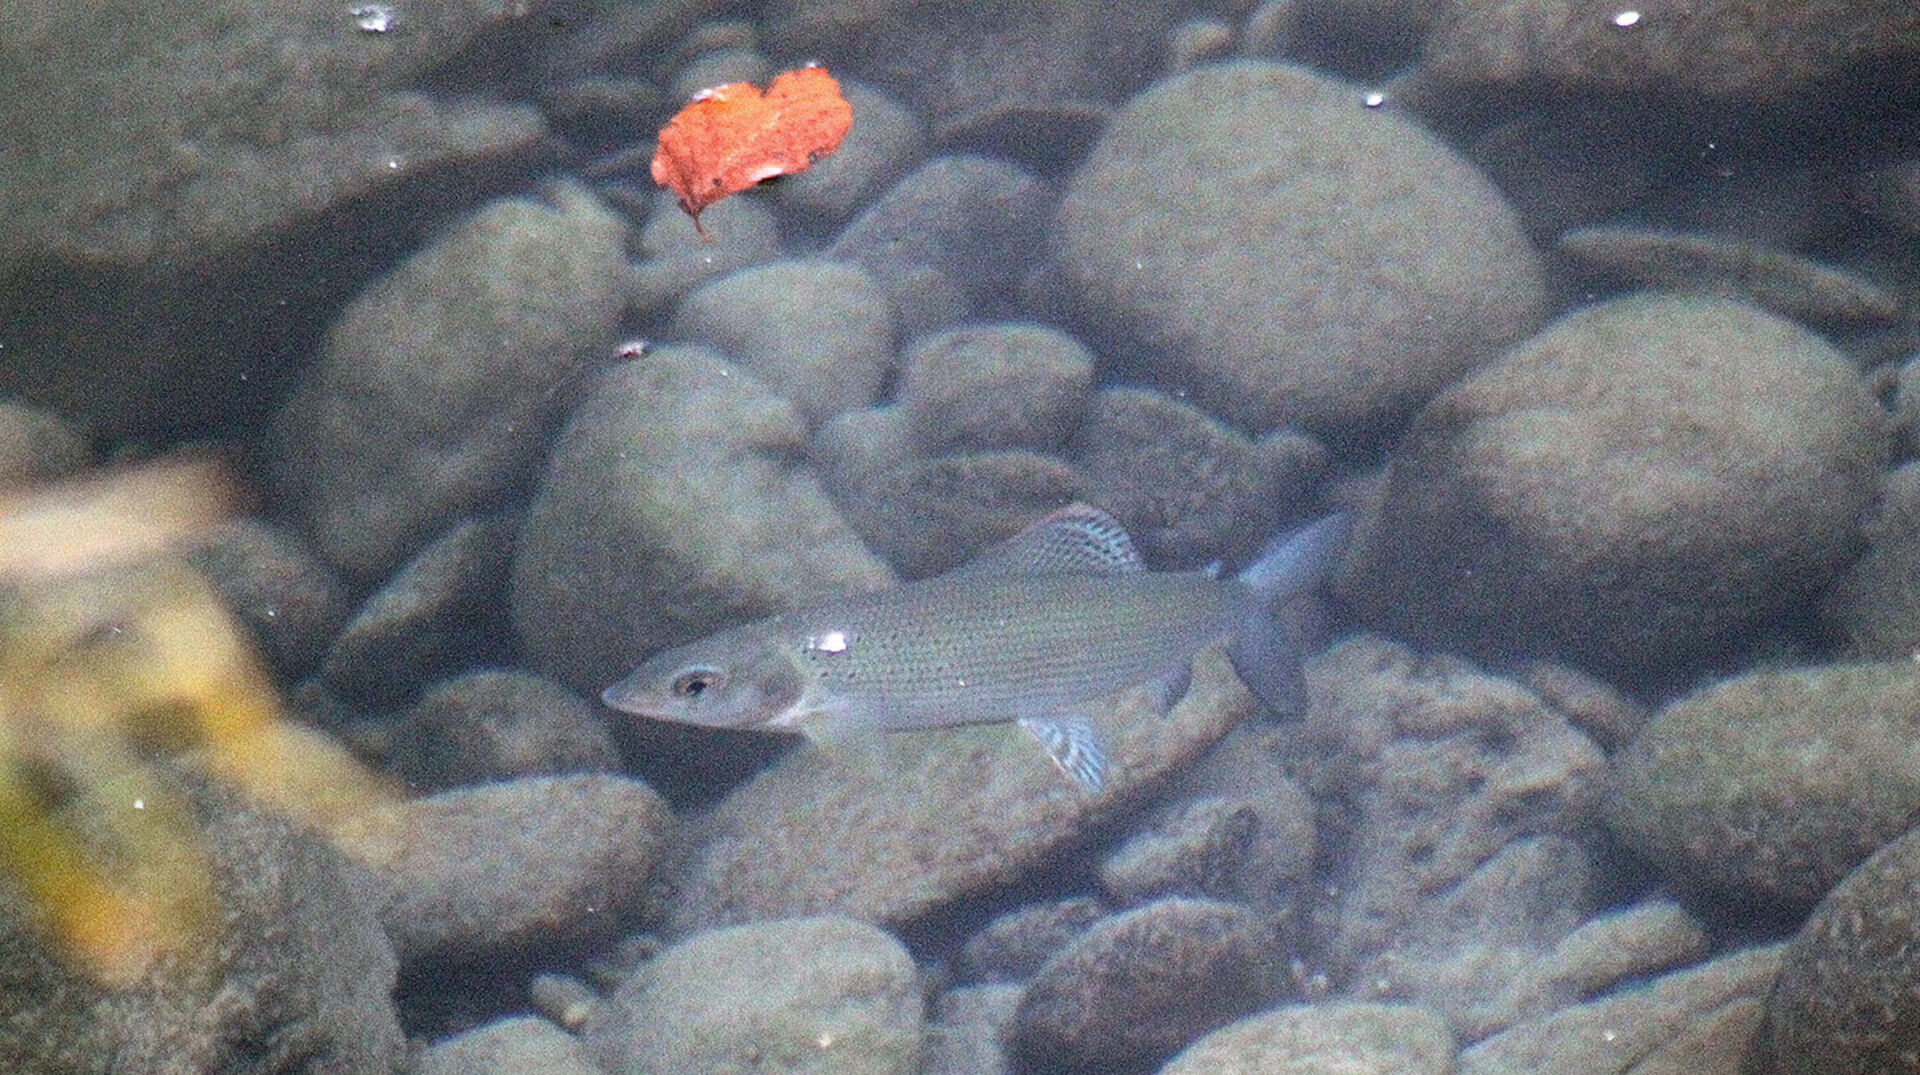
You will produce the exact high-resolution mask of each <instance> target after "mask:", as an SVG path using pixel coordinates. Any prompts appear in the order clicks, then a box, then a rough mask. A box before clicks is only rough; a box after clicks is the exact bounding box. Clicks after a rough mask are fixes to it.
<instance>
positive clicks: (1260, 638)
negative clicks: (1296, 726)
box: [1227, 512, 1353, 715]
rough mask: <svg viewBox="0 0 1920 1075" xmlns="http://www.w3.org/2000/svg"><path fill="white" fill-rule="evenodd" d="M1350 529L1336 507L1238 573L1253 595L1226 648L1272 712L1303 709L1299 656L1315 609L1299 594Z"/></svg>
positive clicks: (1314, 581)
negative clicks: (1330, 512) (1336, 510)
mask: <svg viewBox="0 0 1920 1075" xmlns="http://www.w3.org/2000/svg"><path fill="white" fill-rule="evenodd" d="M1352 531H1353V517H1352V516H1351V515H1349V514H1348V513H1346V512H1335V513H1333V514H1332V515H1328V516H1326V517H1325V518H1322V519H1318V520H1315V521H1314V522H1311V523H1308V524H1307V525H1305V526H1303V527H1301V528H1300V529H1298V530H1295V531H1293V532H1292V533H1290V534H1286V535H1284V536H1282V537H1280V538H1278V539H1276V540H1275V541H1274V542H1273V543H1272V544H1270V545H1268V546H1267V548H1266V550H1265V551H1264V552H1262V553H1261V555H1260V558H1259V559H1258V560H1255V561H1254V562H1253V564H1252V565H1251V566H1249V567H1248V568H1247V569H1246V570H1245V571H1242V572H1241V573H1240V581H1242V582H1244V583H1246V584H1247V587H1248V589H1250V590H1251V591H1252V594H1253V599H1252V600H1251V601H1249V602H1248V603H1247V609H1246V612H1245V613H1244V619H1243V621H1242V622H1241V623H1240V625H1239V627H1238V629H1237V630H1236V631H1235V632H1234V635H1233V639H1232V641H1231V642H1230V644H1229V645H1228V647H1227V652H1228V655H1229V656H1230V657H1231V658H1232V659H1233V667H1234V670H1235V671H1236V672H1238V673H1239V674H1240V678H1241V680H1242V681H1243V682H1245V683H1246V685H1247V686H1248V687H1249V688H1250V689H1252V691H1253V693H1254V694H1255V695H1256V696H1258V697H1259V699H1260V701H1261V702H1262V703H1264V704H1265V705H1266V706H1267V708H1268V709H1271V710H1273V711H1274V712H1275V713H1278V714H1282V715H1290V714H1294V713H1299V712H1301V711H1303V710H1304V709H1306V706H1307V684H1306V679H1305V677H1304V676H1303V675H1302V674H1301V671H1300V662H1301V660H1302V659H1303V658H1305V656H1306V654H1307V651H1308V650H1309V648H1311V646H1310V644H1311V641H1312V636H1313V635H1314V633H1315V631H1314V621H1315V619H1316V618H1317V617H1316V616H1315V615H1314V613H1315V612H1317V610H1316V609H1312V608H1310V607H1307V605H1306V603H1304V602H1301V601H1300V600H1299V598H1301V597H1302V596H1303V595H1305V594H1307V593H1308V592H1309V591H1311V590H1312V589H1313V588H1314V587H1316V586H1318V585H1319V583H1320V580H1321V579H1322V578H1324V577H1325V576H1326V573H1327V570H1328V569H1329V568H1331V567H1332V566H1333V564H1334V562H1335V561H1336V560H1337V559H1338V558H1339V556H1340V553H1341V552H1342V551H1343V550H1344V549H1345V548H1346V545H1347V536H1348V535H1349V534H1350V533H1352Z"/></svg>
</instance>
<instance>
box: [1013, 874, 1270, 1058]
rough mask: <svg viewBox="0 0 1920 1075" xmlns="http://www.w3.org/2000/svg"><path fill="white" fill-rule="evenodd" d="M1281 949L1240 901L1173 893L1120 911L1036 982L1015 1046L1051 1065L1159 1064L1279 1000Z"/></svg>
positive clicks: (1017, 1018)
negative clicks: (1202, 1037)
mask: <svg viewBox="0 0 1920 1075" xmlns="http://www.w3.org/2000/svg"><path fill="white" fill-rule="evenodd" d="M1275 947H1276V946H1275V939H1274V937H1273V935H1272V933H1271V931H1270V930H1269V929H1268V927H1266V926H1265V925H1264V924H1262V923H1261V922H1260V920H1259V919H1258V917H1257V916H1255V915H1254V914H1253V913H1252V912H1250V911H1248V910H1247V909H1246V908H1244V907H1241V906H1239V905H1238V904H1232V903H1222V902H1217V901H1213V900H1189V899H1167V900H1159V901H1156V902H1154V903H1150V904H1147V905H1145V906H1143V907H1140V908H1137V909H1135V910H1132V911H1128V912H1126V913H1125V914H1120V915H1115V916H1114V917H1112V918H1109V919H1106V920H1105V921H1102V922H1099V923H1096V924H1095V925H1094V926H1093V927H1092V928H1091V929H1089V930H1088V931H1087V932H1086V933H1083V934H1081V936H1080V938H1079V939H1078V940H1076V941H1075V942H1074V943H1073V944H1072V945H1071V946H1069V947H1068V948H1067V949H1066V950H1065V951H1063V952H1061V953H1060V954H1059V955H1057V956H1055V957H1054V958H1052V959H1050V960H1048V961H1047V964H1046V965H1045V966H1044V967H1041V968H1040V971H1039V973H1038V974H1036V975H1034V977H1033V980H1032V981H1030V982H1028V983H1027V991H1026V993H1025V994H1024V995H1023V996H1022V997H1021V998H1020V1006H1019V1008H1017V1009H1016V1010H1015V1011H1014V1015H1013V1020H1012V1022H1011V1023H1010V1024H1009V1026H1008V1028H1007V1041H1008V1045H1009V1047H1010V1048H1011V1051H1012V1052H1013V1053H1014V1055H1015V1056H1016V1057H1019V1058H1020V1059H1021V1060H1022V1061H1023V1062H1025V1063H1028V1064H1032V1065H1037V1066H1040V1067H1042V1068H1045V1069H1047V1070H1060V1069H1067V1070H1091V1071H1103V1072H1116V1073H1117V1072H1140V1071H1150V1070H1152V1069H1153V1067H1154V1066H1155V1065H1156V1064H1158V1063H1159V1062H1160V1061H1162V1060H1164V1059H1165V1058H1166V1057H1167V1056H1169V1055H1171V1054H1172V1053H1173V1052H1175V1051H1176V1050H1178V1049H1180V1048H1181V1047H1182V1046H1185V1045H1186V1044H1187V1043H1188V1042H1191V1041H1192V1040H1193V1039H1195V1038H1197V1037H1199V1036H1200V1035H1201V1034H1204V1033H1206V1032H1207V1031H1209V1030H1212V1029H1213V1028H1215V1027H1218V1026H1221V1025H1223V1024H1225V1023H1227V1022H1230V1021H1232V1020H1233V1019H1235V1018H1237V1017H1239V1016H1241V1015H1244V1014H1246V1013H1247V1012H1249V1011H1252V1010H1253V1009H1256V1008H1259V1007H1261V1006H1262V1005H1264V1004H1266V1003H1269V1002H1271V1001H1272V1000H1274V999H1276V998H1277V997H1278V996H1279V995H1280V992H1281V980H1280V968H1281V967H1282V966H1284V961H1283V960H1282V959H1280V958H1279V953H1278V952H1277V951H1276V950H1275Z"/></svg>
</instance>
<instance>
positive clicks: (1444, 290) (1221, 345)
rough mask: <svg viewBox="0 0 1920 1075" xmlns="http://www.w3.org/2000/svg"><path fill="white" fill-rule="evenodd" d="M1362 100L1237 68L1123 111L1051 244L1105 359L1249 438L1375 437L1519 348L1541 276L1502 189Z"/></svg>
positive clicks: (1191, 79)
mask: <svg viewBox="0 0 1920 1075" xmlns="http://www.w3.org/2000/svg"><path fill="white" fill-rule="evenodd" d="M1362 98H1363V90H1362V89H1361V87H1359V86H1356V85H1352V84H1349V83H1346V82H1342V81H1340V80H1338V79H1334V78H1330V77H1328V76H1326V75H1322V74H1319V73H1317V72H1313V71H1310V70H1308V69H1306V68H1303V67H1292V66H1286V65H1282V64H1274V63H1262V62H1255V61H1237V62H1232V63H1223V64H1214V65H1209V66H1205V67H1201V68H1198V69H1196V70H1193V71H1190V72H1187V73H1185V74H1181V75H1177V76H1175V77H1172V78H1169V79H1165V80H1163V81H1161V82H1159V83H1157V84H1155V85H1154V86H1153V87H1151V88H1150V89H1148V90H1147V91H1146V92H1144V93H1141V94H1140V95H1138V96H1137V97H1135V98H1134V99H1133V100H1132V101H1130V102H1129V103H1128V104H1127V105H1126V106H1125V107H1124V108H1122V109H1121V110H1120V112H1119V114H1118V115H1116V116H1115V117H1114V120H1113V123H1112V124H1111V125H1110V126H1109V127H1108V128H1107V131H1106V133H1105V134H1104V135H1102V136H1101V138H1100V141H1099V142H1098V143H1097V144H1096V145H1095V147H1094V150H1093V152H1092V154H1091V155H1090V156H1089V157H1088V159H1087V161H1086V163H1085V164H1084V165H1083V166H1082V167H1081V168H1080V170H1079V171H1078V172H1077V173H1076V174H1075V175H1074V176H1073V178H1072V181H1071V182H1070V183H1069V185H1068V188H1067V191H1066V193H1065V195H1064V197H1063V198H1062V199H1061V202H1060V208H1059V211H1058V213H1057V215H1056V217H1055V220H1054V227H1053V232H1052V236H1051V239H1052V261H1053V269H1054V271H1055V272H1057V273H1058V274H1059V275H1060V276H1061V277H1062V278H1063V280H1064V283H1065V288H1064V290H1065V291H1066V292H1067V296H1068V298H1069V300H1070V301H1071V302H1072V303H1074V304H1075V306H1076V309H1075V310H1074V314H1075V316H1077V317H1079V318H1080V319H1082V320H1083V321H1084V322H1085V323H1086V324H1087V325H1089V326H1090V327H1091V328H1092V329H1093V330H1094V331H1095V333H1096V334H1097V335H1096V338H1097V339H1098V340H1099V341H1100V343H1101V346H1102V348H1103V350H1104V351H1109V352H1111V353H1112V354H1113V355H1114V356H1116V357H1122V358H1128V359H1138V360H1139V361H1141V362H1143V363H1144V364H1145V369H1146V372H1147V373H1148V375H1149V376H1151V377H1152V378H1153V379H1155V380H1156V381H1158V382H1160V383H1163V384H1167V385H1172V386H1177V387H1180V388H1182V389H1186V390H1188V391H1191V392H1192V393H1193V398H1194V400H1195V402H1197V403H1198V404H1200V405H1201V406H1202V407H1204V408H1206V409H1207V410H1208V411H1210V412H1212V413H1214V414H1217V415H1220V416H1222V417H1224V418H1227V419H1229V420H1230V421H1232V422H1233V423H1235V424H1236V425H1239V426H1241V427H1243V428H1246V429H1248V430H1251V431H1253V432H1256V433H1264V432H1268V431H1270V430H1273V429H1276V428H1279V427H1281V426H1284V425H1287V424H1289V423H1295V424H1298V425H1300V426H1302V427H1304V428H1305V429H1307V430H1308V431H1310V432H1313V433H1317V434H1322V435H1329V434H1344V435H1349V436H1352V435H1358V436H1363V437H1369V438H1376V439H1377V438H1382V437H1384V436H1386V435H1387V434H1388V433H1389V431H1390V430H1391V428H1392V426H1393V425H1395V424H1397V423H1398V422H1400V421H1401V420H1403V419H1404V418H1405V417H1407V416H1408V415H1410V414H1411V413H1412V412H1413V410H1414V409H1415V408H1416V407H1418V406H1419V404H1420V403H1421V402H1422V401H1423V400H1425V399H1426V397H1427V396H1429V395H1431V394H1432V393H1433V392H1434V391H1436V390H1437V389H1439V388H1440V387H1441V386H1443V385H1445V384H1447V383H1448V382H1449V381H1452V380H1453V379H1454V378H1456V377H1458V376H1459V375H1460V374H1462V373H1463V372H1465V371H1466V370H1468V369H1471V368H1472V367H1473V366H1475V365H1477V364H1479V363H1480V362H1483V361H1485V360H1487V359H1489V358H1491V357H1493V355H1494V354H1495V353H1496V350H1497V349H1498V348H1499V347H1501V346H1502V345H1504V344H1506V343H1508V342H1509V341H1511V340H1513V339H1515V338H1517V337H1518V336H1520V335H1522V334H1523V333H1525V332H1527V331H1529V330H1531V329H1532V328H1533V327H1534V325H1535V324H1536V323H1537V322H1538V320H1539V319H1540V316H1541V313H1542V307H1543V305H1544V297H1543V294H1542V283H1541V276H1540V268H1539V265H1538V262H1537V260H1536V258H1535V256H1534V252H1533V249H1532V247H1531V245H1530V244H1529V243H1528V242H1527V240H1526V238H1525V236H1523V235H1522V234H1521V231H1520V227H1519V224H1518V222H1517V221H1516V219H1515V218H1514V215H1513V213H1512V211H1511V210H1510V209H1509V208H1508V207H1507V205H1506V203H1505V201H1504V200H1503V199H1502V197H1501V195H1500V192H1499V191H1498V190H1497V189H1495V188H1494V186H1493V185H1492V184H1491V183H1489V182H1488V181H1487V180H1486V179H1485V178H1483V177H1482V176H1481V175H1480V174H1479V173H1478V172H1476V171H1475V170H1474V169H1473V167H1472V166H1471V165H1469V164H1468V163H1467V162H1466V161H1465V160H1463V159H1461V158H1460V157H1458V156H1456V155H1455V154H1454V153H1453V152H1452V151H1451V150H1450V149H1448V148H1447V147H1446V146H1445V145H1444V144H1443V143H1442V142H1441V141H1440V140H1439V139H1438V138H1436V137H1434V136H1433V135H1431V134H1428V133H1427V132H1425V131H1423V130H1422V129H1420V128H1419V127H1418V126H1416V125H1415V124H1413V123H1412V122H1410V121H1408V120H1407V119H1406V118H1404V117H1403V116H1400V115H1398V114H1396V113H1393V112H1389V111H1381V110H1376V109H1369V108H1368V107H1366V105H1365V104H1364V103H1363V100H1362ZM1335 220H1337V221H1338V224H1337V226H1330V224H1329V221H1335Z"/></svg>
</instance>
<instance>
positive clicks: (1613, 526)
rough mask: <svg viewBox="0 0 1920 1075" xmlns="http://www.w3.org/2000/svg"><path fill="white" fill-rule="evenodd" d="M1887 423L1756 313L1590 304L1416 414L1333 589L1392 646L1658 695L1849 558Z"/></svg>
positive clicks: (1721, 305)
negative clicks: (1628, 685) (1396, 641)
mask: <svg viewBox="0 0 1920 1075" xmlns="http://www.w3.org/2000/svg"><path fill="white" fill-rule="evenodd" d="M1887 426H1888V423H1887V420H1886V418H1885V415H1884V414H1883V413H1882V411H1881V409H1880V408H1879V406H1878V405H1877V404H1876V403H1875V402H1874V400H1873V398H1872V396H1871V395H1869V394H1868V392H1867V390H1866V387H1865V385H1864V384H1863V383H1862V382H1861V380H1860V377H1859V375H1858V373H1857V372H1856V370H1855V369H1854V367H1853V364H1852V363H1851V362H1849V361H1848V360H1847V359H1846V358H1845V357H1844V356H1842V355H1841V354H1840V353H1839V352H1838V351H1836V350H1834V349H1833V348H1832V347H1831V346H1830V345H1828V344H1827V343H1826V341H1824V340H1822V339H1821V338H1820V337H1818V336H1815V335H1814V334H1813V333H1811V332H1809V331H1807V330H1806V329H1803V328H1801V327H1800V326H1798V325H1795V324H1793V323H1791V322H1788V321H1784V320H1782V319H1780V318H1778V317H1775V316H1773V315H1771V314H1768V313H1766V312H1765V311H1762V310H1759V309H1756V308H1754V307H1752V306H1748V305H1745V304H1743V303H1737V302H1733V301H1731V300H1727V299H1720V298H1709V297H1704V296H1677V295H1666V294H1645V295H1635V296H1630V297H1627V298H1622V299H1615V300H1612V301H1608V302H1603V303H1600V304H1597V305H1594V306H1589V307H1586V308H1584V309H1580V310H1576V311H1574V312H1573V313H1571V314H1568V315H1567V316H1565V317H1563V318H1561V319H1560V320H1559V321H1558V322H1556V323H1554V324H1553V325H1552V326H1549V327H1548V328H1547V329H1545V330H1543V331H1542V332H1541V333H1540V334H1539V335H1537V336H1535V337H1534V338H1532V339H1530V340H1527V341H1525V342H1523V343H1521V344H1519V345H1517V346H1515V347H1514V348H1513V349H1512V350H1511V351H1510V352H1508V353H1507V354H1506V355H1505V356H1504V357H1502V358H1501V359H1500V360H1499V361H1498V362H1495V363H1493V364H1491V365H1488V366H1485V367H1483V368H1482V369H1480V370H1478V371H1476V372H1475V373H1474V374H1473V375H1472V376H1470V377H1468V378H1467V379H1465V380H1463V381H1461V382H1459V383H1457V384H1455V385H1454V386H1453V387H1451V388H1449V389H1447V390H1446V391H1445V392H1443V393H1442V394H1441V395H1439V396H1438V397H1436V398H1435V399H1434V400H1433V402H1432V403H1430V404H1429V405H1428V406H1427V407H1426V409H1425V410H1423V411H1422V412H1421V414H1420V416H1419V418H1418V419H1416V420H1415V422H1414V424H1413V427H1412V429H1411V431H1410V432H1409V433H1408V435H1407V437H1406V439H1405V440H1404V441H1403V442H1402V444H1401V446H1400V448H1399V449H1398V451H1397V452H1396V454H1395V455H1394V457H1393V460H1392V462H1391V463H1390V464H1389V465H1388V468H1387V473H1386V479H1385V483H1384V486H1383V488H1382V491H1381V494H1380V496H1379V498H1378V500H1377V501H1376V502H1375V503H1374V504H1373V505H1371V506H1369V508H1368V509H1367V510H1366V511H1365V512H1364V513H1363V515H1362V517H1361V520H1360V522H1359V525H1358V526H1357V527H1356V529H1355V532H1354V539H1353V547H1352V549H1351V551H1350V553H1349V555H1348V557H1347V559H1346V560H1345V561H1344V562H1343V564H1342V566H1341V569H1340V571H1339V574H1338V576H1337V577H1336V580H1335V583H1334V585H1335V589H1336V592H1338V593H1340V594H1342V595H1343V596H1345V597H1347V598H1349V599H1350V600H1351V601H1352V603H1353V604H1354V605H1355V606H1356V608H1357V610H1358V611H1359V612H1360V613H1361V614H1362V615H1363V617H1365V619H1366V620H1368V621H1369V622H1371V623H1372V624H1375V625H1378V626H1380V627H1382V628H1385V629H1388V630H1391V631H1392V632H1393V633H1395V634H1396V635H1399V636H1400V637H1404V638H1410V639H1415V640H1419V641H1422V642H1427V643H1431V644H1435V645H1439V646H1444V647H1447V648H1451V649H1460V650H1465V651H1467V652H1470V653H1480V654H1486V655H1488V656H1498V657H1499V658H1501V659H1506V660H1510V659H1512V658H1513V657H1515V656H1557V657H1560V658H1563V659H1565V660H1568V661H1571V662H1573V663H1575V664H1578V665H1581V666H1584V667H1587V668H1590V669H1593V670H1595V671H1600V672H1603V673H1608V674H1613V675H1635V674H1637V675H1669V676H1670V675H1673V674H1674V673H1675V672H1676V671H1678V670H1681V669H1684V668H1686V667H1687V666H1688V665H1689V663H1691V662H1697V661H1700V660H1703V659H1705V658H1706V657H1709V656H1712V655H1715V654H1718V653H1720V652H1723V651H1724V650H1726V649H1727V648H1729V647H1731V646H1733V645H1735V644H1736V643H1737V642H1741V641H1745V640H1747V639H1748V638H1749V637H1750V636H1751V635H1752V634H1753V633H1754V632H1756V631H1759V630H1761V629H1764V628H1767V627H1769V626H1770V625H1772V624H1775V623H1776V622H1778V621H1779V619H1780V618H1781V617H1782V616H1783V615H1784V614H1786V613H1788V612H1789V611H1790V610H1792V609H1794V608H1797V607H1799V606H1801V605H1802V604H1804V603H1805V602H1807V601H1808V600H1809V599H1810V598H1811V597H1812V595H1813V594H1815V593H1817V592H1818V591H1819V590H1820V589H1821V588H1822V587H1824V586H1826V585H1827V584H1828V583H1829V582H1830V581H1831V580H1832V579H1833V577H1834V575H1835V574H1836V573H1837V572H1838V571H1839V569H1840V568H1841V567H1842V566H1844V564H1845V563H1846V561H1847V560H1848V559H1849V558H1850V557H1851V556H1852V555H1854V553H1855V552H1857V551H1858V540H1859V525H1860V519H1861V517H1862V515H1863V514H1864V513H1865V511H1866V509H1867V508H1868V507H1869V505H1871V503H1872V501H1873V496H1874V494H1875V492H1876V489H1877V485H1878V481H1879V476H1880V468H1881V466H1882V465H1883V462H1884V460H1885V457H1886V448H1887V436H1886V432H1887Z"/></svg>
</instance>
